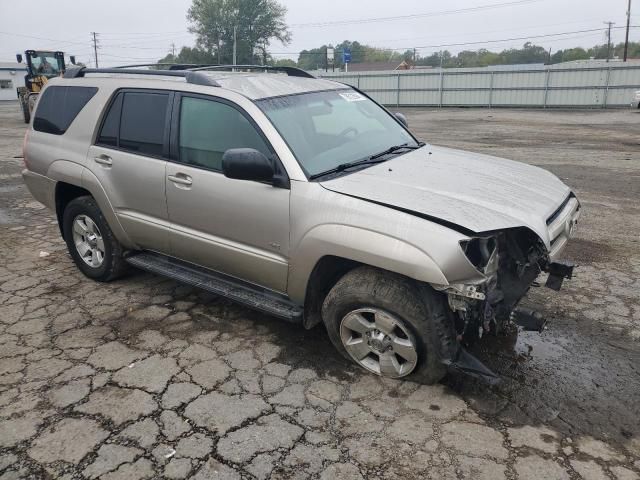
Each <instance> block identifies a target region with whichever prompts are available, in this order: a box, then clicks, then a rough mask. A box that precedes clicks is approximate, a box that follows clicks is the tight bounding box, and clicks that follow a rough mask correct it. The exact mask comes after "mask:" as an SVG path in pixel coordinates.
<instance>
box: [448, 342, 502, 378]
mask: <svg viewBox="0 0 640 480" xmlns="http://www.w3.org/2000/svg"><path fill="white" fill-rule="evenodd" d="M442 363H444V364H445V365H446V366H447V368H448V369H449V370H450V371H454V372H460V373H464V374H465V375H469V376H470V377H474V378H477V379H479V380H482V381H483V382H486V383H488V384H489V385H497V384H498V383H500V381H501V379H500V377H499V376H498V375H497V374H496V373H494V372H493V371H491V370H490V369H489V368H488V367H487V366H486V365H485V364H484V363H482V362H481V361H480V360H478V359H477V358H476V357H474V356H473V355H471V354H470V353H469V352H467V351H466V350H465V349H464V348H463V347H460V348H459V349H458V353H457V355H456V358H455V359H453V360H449V359H447V360H443V361H442Z"/></svg>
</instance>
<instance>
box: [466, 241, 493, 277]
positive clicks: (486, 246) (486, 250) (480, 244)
mask: <svg viewBox="0 0 640 480" xmlns="http://www.w3.org/2000/svg"><path fill="white" fill-rule="evenodd" d="M460 248H462V251H463V252H464V254H465V255H466V257H467V259H468V260H469V261H470V262H471V264H472V265H473V266H474V267H476V268H477V269H478V270H479V271H480V272H484V271H485V268H486V267H487V265H488V264H489V261H490V260H491V257H492V256H493V254H494V252H495V250H496V248H498V239H497V237H494V236H489V237H474V238H471V239H469V240H462V241H461V242H460Z"/></svg>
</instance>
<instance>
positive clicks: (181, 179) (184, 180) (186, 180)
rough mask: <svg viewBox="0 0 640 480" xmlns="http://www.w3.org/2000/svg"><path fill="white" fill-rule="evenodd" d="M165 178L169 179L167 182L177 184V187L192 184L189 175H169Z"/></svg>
mask: <svg viewBox="0 0 640 480" xmlns="http://www.w3.org/2000/svg"><path fill="white" fill-rule="evenodd" d="M167 178H168V179H169V181H171V182H173V183H177V184H178V185H185V186H190V185H192V184H193V181H192V180H191V177H190V176H189V175H185V174H184V173H178V174H176V175H169V176H168V177H167Z"/></svg>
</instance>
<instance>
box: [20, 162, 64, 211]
mask: <svg viewBox="0 0 640 480" xmlns="http://www.w3.org/2000/svg"><path fill="white" fill-rule="evenodd" d="M22 179H23V180H24V183H25V185H26V186H27V188H28V189H29V192H31V195H33V198H35V199H36V200H37V201H39V202H40V203H42V204H43V205H44V206H46V207H48V208H50V209H51V210H55V209H56V196H55V191H56V182H55V180H51V179H50V178H49V177H46V176H44V175H40V174H39V173H34V172H32V171H31V170H26V169H25V170H23V171H22Z"/></svg>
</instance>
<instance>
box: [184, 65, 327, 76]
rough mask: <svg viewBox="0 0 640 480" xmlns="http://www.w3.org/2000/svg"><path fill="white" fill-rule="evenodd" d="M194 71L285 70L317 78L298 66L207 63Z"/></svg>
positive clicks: (297, 74) (296, 74) (287, 72)
mask: <svg viewBox="0 0 640 480" xmlns="http://www.w3.org/2000/svg"><path fill="white" fill-rule="evenodd" d="M191 70H192V71H194V72H198V71H201V70H264V71H274V72H283V73H286V74H287V75H289V76H290V77H303V78H316V77H314V76H313V75H311V74H310V73H309V72H307V71H305V70H302V69H301V68H296V67H272V66H270V65H207V66H203V67H196V68H191Z"/></svg>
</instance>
